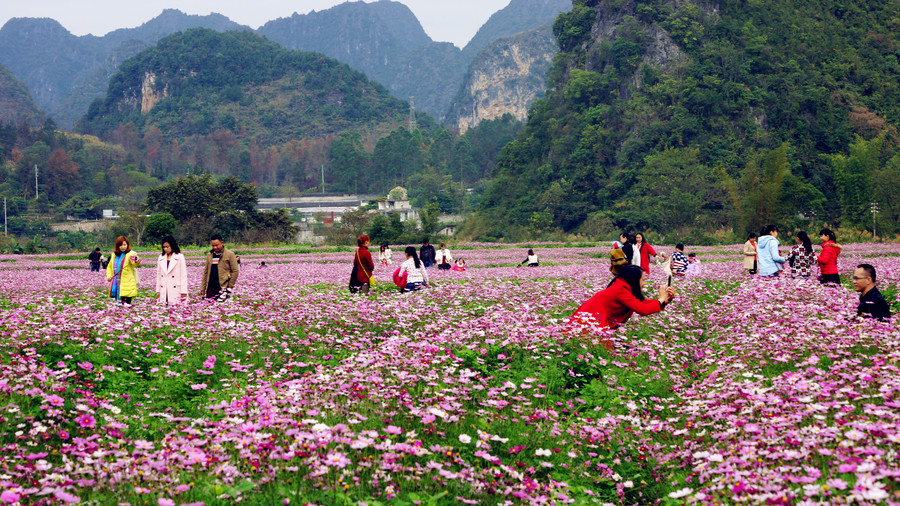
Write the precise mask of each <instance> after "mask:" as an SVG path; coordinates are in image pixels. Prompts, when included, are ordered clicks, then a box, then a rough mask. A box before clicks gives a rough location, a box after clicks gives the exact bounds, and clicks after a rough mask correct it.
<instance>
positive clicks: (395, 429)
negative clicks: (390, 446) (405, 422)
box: [384, 425, 403, 436]
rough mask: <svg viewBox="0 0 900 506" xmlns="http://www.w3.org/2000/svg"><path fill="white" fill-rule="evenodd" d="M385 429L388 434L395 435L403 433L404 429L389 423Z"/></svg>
mask: <svg viewBox="0 0 900 506" xmlns="http://www.w3.org/2000/svg"><path fill="white" fill-rule="evenodd" d="M384 431H385V432H387V433H388V434H393V435H395V436H397V435H400V434H402V433H403V430H402V429H401V428H400V427H397V426H396V425H388V426H387V427H386V428H385V429H384Z"/></svg>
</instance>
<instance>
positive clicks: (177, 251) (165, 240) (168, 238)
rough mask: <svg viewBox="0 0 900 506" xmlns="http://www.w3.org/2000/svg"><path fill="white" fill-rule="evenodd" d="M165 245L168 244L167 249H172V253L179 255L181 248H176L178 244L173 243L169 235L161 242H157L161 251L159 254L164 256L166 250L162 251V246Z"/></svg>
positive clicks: (172, 238)
mask: <svg viewBox="0 0 900 506" xmlns="http://www.w3.org/2000/svg"><path fill="white" fill-rule="evenodd" d="M165 243H169V247H170V248H172V253H181V248H179V247H178V243H177V242H176V241H175V238H174V237H172V236H171V235H167V236H165V237H163V240H162V241H160V242H159V246H160V250H162V253H161V254H163V255H165V254H166V250H164V249H162V245H163V244H165Z"/></svg>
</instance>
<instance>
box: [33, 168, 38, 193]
mask: <svg viewBox="0 0 900 506" xmlns="http://www.w3.org/2000/svg"><path fill="white" fill-rule="evenodd" d="M34 198H38V168H37V164H34Z"/></svg>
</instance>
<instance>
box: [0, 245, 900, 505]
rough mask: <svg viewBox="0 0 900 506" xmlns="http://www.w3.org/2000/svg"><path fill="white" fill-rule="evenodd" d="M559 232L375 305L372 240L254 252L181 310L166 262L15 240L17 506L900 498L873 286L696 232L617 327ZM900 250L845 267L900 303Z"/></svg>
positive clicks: (9, 313) (2, 352) (603, 271)
mask: <svg viewBox="0 0 900 506" xmlns="http://www.w3.org/2000/svg"><path fill="white" fill-rule="evenodd" d="M552 246H553V247H551V245H544V247H538V248H537V250H538V254H539V255H540V257H541V262H542V265H541V266H540V267H537V268H514V265H515V264H517V263H518V262H521V261H522V259H523V258H524V256H525V255H524V251H525V249H523V248H520V247H517V248H499V247H491V246H489V245H471V246H468V247H467V248H468V249H459V250H454V255H455V256H457V257H460V256H461V257H464V258H465V259H466V261H467V262H468V264H469V267H470V268H469V270H468V271H466V272H462V273H456V272H449V271H436V270H432V271H431V272H430V273H429V274H430V276H431V278H432V282H433V287H432V288H430V289H429V290H427V291H424V292H421V293H414V294H399V293H398V292H397V291H396V289H394V288H393V287H392V285H389V284H388V282H387V281H384V280H387V279H388V278H389V272H388V270H387V269H386V268H383V267H382V268H379V269H377V270H376V277H377V278H378V279H379V280H382V281H380V283H379V284H378V285H377V286H376V287H375V288H374V290H373V292H374V293H373V294H371V295H370V296H368V297H366V296H353V295H350V294H349V293H348V291H347V279H348V278H349V273H350V260H351V259H352V256H353V253H352V252H351V251H352V250H347V251H335V250H324V249H323V250H319V249H315V248H313V249H310V250H303V251H301V250H285V251H280V252H279V251H272V250H241V251H239V253H241V256H242V260H243V264H244V267H243V268H242V271H241V274H240V278H239V279H238V285H237V289H236V292H235V293H236V295H235V297H234V298H233V299H232V300H231V301H229V302H227V303H224V304H219V305H215V304H209V303H206V302H204V301H201V300H199V298H198V297H197V295H196V293H193V294H192V298H191V300H190V302H189V303H188V304H186V305H183V306H178V307H175V308H165V307H161V306H159V305H157V304H155V302H154V301H153V299H152V295H153V293H152V287H153V275H154V270H153V268H151V267H147V268H142V269H140V271H141V276H142V278H143V279H142V283H141V296H140V297H139V298H138V299H136V301H135V304H134V306H133V307H130V308H119V307H116V306H114V305H113V304H111V303H110V301H109V299H107V298H105V297H104V288H105V283H104V281H105V276H104V275H103V274H99V275H98V274H97V273H89V272H88V269H87V261H86V260H83V259H80V258H75V257H64V256H62V257H41V256H0V334H2V340H0V342H2V349H0V428H2V430H0V438H2V439H0V502H2V503H5V504H12V503H17V502H18V503H23V504H71V503H79V502H80V503H83V504H124V503H128V504H132V505H139V504H140V505H143V504H150V505H161V506H167V505H178V504H193V505H199V504H204V505H208V506H209V505H214V504H232V503H234V502H237V501H240V502H242V503H247V504H261V505H275V504H307V503H314V504H328V505H331V504H335V505H337V504H340V505H344V504H354V505H356V504H369V505H377V504H406V505H412V504H424V505H435V504H462V503H465V504H614V505H634V504H663V505H676V504H796V505H812V504H863V505H865V504H872V505H874V504H900V456H898V451H900V370H898V367H900V363H898V359H900V351H898V350H900V328H898V325H897V322H896V321H892V322H888V323H880V322H872V321H854V320H852V319H848V317H850V316H853V315H855V308H856V304H857V302H858V296H857V295H856V294H855V293H854V292H853V291H852V290H850V289H849V288H848V286H849V283H846V284H845V286H844V287H838V288H828V287H822V286H820V285H819V284H818V283H817V282H815V281H811V280H803V279H791V278H790V277H783V278H781V279H777V280H772V281H761V280H758V279H756V278H755V277H753V278H751V277H749V276H747V275H746V274H745V273H744V271H743V270H742V268H741V263H740V255H739V253H740V245H737V246H729V247H719V248H710V247H705V248H688V251H695V252H697V253H698V255H699V257H700V258H701V261H702V266H703V272H702V274H700V275H698V276H696V277H693V278H688V279H684V280H679V281H678V282H677V283H676V286H677V289H678V298H677V299H676V301H675V302H673V303H672V304H671V305H669V307H668V308H666V310H665V311H664V312H662V313H659V314H656V315H652V316H649V317H643V318H642V317H636V318H633V319H632V320H631V321H630V322H629V323H628V324H627V325H625V326H624V327H623V328H622V329H620V330H619V331H616V332H613V333H604V332H601V331H597V330H595V329H590V328H574V327H572V326H571V325H569V324H567V322H566V317H567V316H569V315H570V314H571V313H572V311H573V310H574V309H575V308H576V307H577V306H578V305H579V304H580V303H581V302H582V301H584V300H585V299H587V298H588V297H590V296H591V295H592V294H593V293H595V292H596V291H597V290H600V289H602V288H604V287H605V286H606V284H607V283H608V281H609V279H610V274H609V272H608V270H607V265H608V259H607V257H606V255H607V253H608V252H607V249H606V248H596V247H594V248H588V247H564V246H562V245H552ZM662 249H663V250H665V251H668V252H671V251H672V250H671V248H662ZM898 251H900V247H898V245H895V244H882V245H871V244H867V245H862V244H860V245H847V246H845V248H844V254H843V255H842V256H841V257H840V259H839V265H840V266H841V274H842V276H843V277H844V278H845V281H846V282H849V273H850V272H852V270H853V268H854V267H855V266H856V264H858V263H862V262H868V263H871V264H873V265H874V266H875V267H876V268H877V269H878V278H879V279H878V285H879V288H880V289H881V291H882V293H883V294H884V295H885V298H886V299H888V301H889V303H891V304H892V305H893V310H894V311H895V312H896V310H897V309H898V308H900V301H898V291H900V256H898V254H897V252H898ZM188 254H189V256H188V263H189V272H188V276H189V280H190V281H191V284H192V290H193V292H196V290H197V285H198V283H199V279H200V275H201V268H202V261H203V259H202V257H200V256H199V253H194V255H193V256H190V255H191V253H190V252H188ZM152 255H153V254H152V253H147V254H144V255H143V256H144V257H145V258H148V257H152ZM261 260H264V261H266V263H267V264H268V265H269V266H268V267H267V268H257V264H258V262H259V261H261ZM399 260H400V255H399V253H395V262H396V261H399ZM146 263H147V264H148V265H152V264H153V262H146ZM395 265H396V264H395ZM661 282H663V283H664V282H665V279H664V278H662V274H661V272H660V270H659V269H656V270H655V271H654V272H652V273H651V282H650V283H649V284H650V285H652V286H650V287H648V293H650V292H652V293H655V292H656V286H658V284H659V283H661ZM895 320H896V318H895Z"/></svg>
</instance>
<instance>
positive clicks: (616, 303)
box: [572, 265, 675, 329]
mask: <svg viewBox="0 0 900 506" xmlns="http://www.w3.org/2000/svg"><path fill="white" fill-rule="evenodd" d="M646 277H647V275H646V273H645V272H644V271H643V270H642V269H641V268H640V267H638V266H636V265H625V266H623V267H620V268H619V269H618V271H617V274H616V277H615V279H613V280H612V282H610V284H609V286H607V287H606V289H605V290H602V291H600V292H597V293H596V294H595V295H594V296H593V297H591V298H590V299H588V300H587V301H586V302H585V303H584V304H582V305H581V307H579V308H578V309H576V310H575V312H574V313H573V314H572V317H573V318H577V317H585V316H592V317H593V318H594V321H595V322H597V323H599V324H600V325H601V326H603V327H606V328H610V329H615V328H617V327H619V326H620V325H622V324H623V323H625V322H627V321H628V319H629V318H631V315H632V314H634V313H637V314H639V315H641V316H647V315H649V314H653V313H658V312H660V311H662V310H663V309H664V308H665V307H666V305H667V304H668V303H669V302H671V301H672V299H674V298H675V288H674V287H671V286H668V287H667V286H660V287H659V299H654V300H646V299H644V293H643V291H642V289H643V288H644V283H645V281H646Z"/></svg>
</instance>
